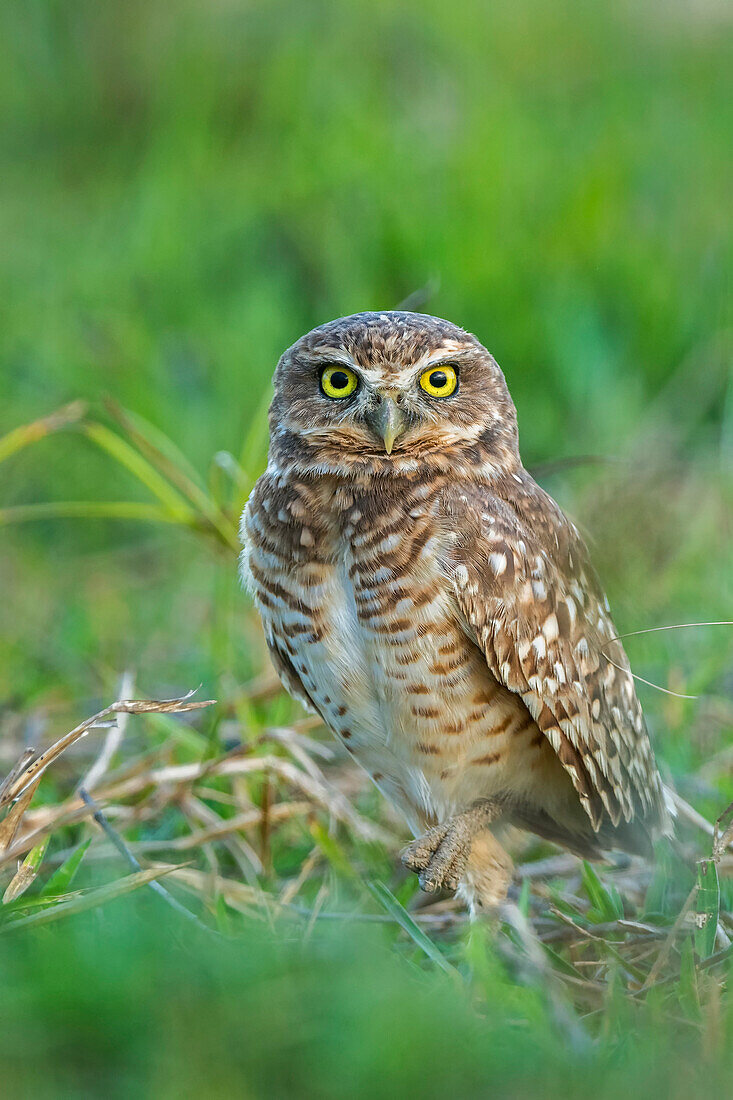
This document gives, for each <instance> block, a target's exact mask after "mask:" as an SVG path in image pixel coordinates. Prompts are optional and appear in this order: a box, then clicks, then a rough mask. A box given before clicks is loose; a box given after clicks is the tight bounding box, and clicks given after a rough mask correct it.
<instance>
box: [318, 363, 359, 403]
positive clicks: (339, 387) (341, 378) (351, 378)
mask: <svg viewBox="0 0 733 1100" xmlns="http://www.w3.org/2000/svg"><path fill="white" fill-rule="evenodd" d="M358 385H359V379H358V378H357V376H356V374H355V373H354V371H353V370H350V369H349V367H341V366H338V367H326V369H325V370H323V371H322V372H321V389H322V390H323V392H324V393H325V395H326V397H332V398H334V399H335V400H337V401H338V400H339V399H340V398H341V397H351V395H352V393H353V392H354V390H355V389H356V387H357V386H358Z"/></svg>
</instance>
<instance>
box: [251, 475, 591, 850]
mask: <svg viewBox="0 0 733 1100" xmlns="http://www.w3.org/2000/svg"><path fill="white" fill-rule="evenodd" d="M445 488H446V485H445V481H443V480H440V479H437V480H433V481H431V482H430V483H426V482H422V483H421V482H409V481H406V480H401V481H399V482H398V481H395V482H390V481H389V480H387V479H381V480H380V482H379V484H378V485H376V486H375V487H372V486H371V485H370V486H369V487H368V488H364V489H363V490H359V489H356V488H354V487H353V486H352V485H351V484H349V485H347V484H346V483H344V482H342V481H338V480H337V479H335V478H333V479H331V478H319V479H317V480H312V481H298V480H295V479H292V478H285V477H280V476H278V475H277V474H276V473H272V472H268V473H267V474H266V475H264V476H263V477H262V478H261V479H260V481H259V482H258V484H257V486H256V488H255V490H254V492H253V494H252V496H251V497H250V500H249V503H248V505H247V508H246V510H245V513H244V516H243V521H242V523H243V528H242V533H243V541H244V545H245V550H244V553H243V556H242V571H243V576H244V578H245V581H246V582H247V584H248V586H249V587H250V589H251V591H252V593H253V596H254V598H255V600H256V603H257V605H258V610H259V612H260V614H261V617H262V621H263V624H264V628H265V634H266V637H267V642H268V645H269V647H270V650H271V653H272V656H273V660H274V662H275V664H276V667H277V668H278V671H279V672H280V675H281V677H282V679H283V682H284V683H285V685H286V687H287V688H288V690H290V692H291V693H292V694H294V695H295V696H296V697H300V698H301V699H302V700H303V701H304V702H305V703H306V704H310V706H312V707H313V708H314V709H315V710H316V711H317V712H318V713H319V714H320V715H321V716H322V718H323V720H324V722H325V723H326V724H327V725H328V726H329V727H330V729H331V730H332V731H333V732H334V733H335V735H336V736H337V737H339V738H340V739H341V740H342V741H343V743H344V744H345V745H346V747H347V748H348V750H349V752H350V753H352V755H353V756H354V758H355V759H356V760H357V762H358V763H359V764H360V765H361V766H362V767H364V768H365V769H366V771H367V772H368V773H369V774H370V775H371V777H372V779H373V780H374V782H375V783H376V784H377V786H378V787H379V788H380V790H381V791H382V792H383V793H384V794H385V796H386V797H388V798H389V799H390V800H391V801H392V802H393V803H395V804H396V805H397V807H398V808H399V809H400V810H401V811H402V812H403V814H404V815H405V817H406V819H407V821H408V823H409V824H410V827H411V828H412V829H413V831H415V832H416V833H417V832H418V831H420V830H421V829H422V828H424V826H425V824H426V823H430V822H433V821H436V820H440V819H442V818H444V817H446V816H447V815H449V814H452V813H456V812H459V811H460V810H462V809H464V808H465V807H466V806H468V805H470V804H471V803H472V802H473V801H474V800H476V799H478V798H488V797H491V796H492V795H494V794H499V793H503V792H505V791H510V792H512V793H513V795H514V796H515V797H517V798H519V799H520V800H521V799H523V798H526V799H527V800H531V801H533V802H539V803H541V804H544V805H545V806H546V808H547V810H548V812H550V813H551V814H552V816H553V817H558V816H566V815H567V813H568V812H571V813H572V811H573V810H575V808H576V805H577V799H574V798H572V797H571V788H570V784H569V781H568V780H567V777H566V775H565V773H564V772H563V771H562V769H561V768H560V766H559V764H558V762H557V759H556V757H555V754H554V753H553V751H552V749H551V748H550V746H549V745H548V744H547V741H546V739H545V738H544V736H543V735H542V734H541V733H540V731H539V730H538V728H537V726H536V725H535V723H534V721H533V719H532V718H531V716H530V715H529V713H528V711H527V710H526V708H525V706H524V705H523V703H522V702H521V700H520V699H519V697H518V696H517V695H515V694H514V693H513V692H510V691H508V690H507V689H506V688H504V687H503V686H502V685H500V684H499V683H498V682H497V681H496V680H495V679H494V677H493V676H492V674H491V672H490V671H489V669H488V668H487V665H486V661H485V659H484V657H483V654H482V653H481V652H480V651H479V649H478V648H477V646H476V645H475V644H474V643H473V642H472V641H471V640H470V639H469V637H468V635H467V633H466V631H465V630H464V627H463V624H462V621H461V617H460V614H459V612H458V608H457V605H456V602H455V600H454V598H453V587H452V570H453V566H452V560H451V558H452V555H451V548H452V545H453V542H454V540H455V537H456V532H455V531H454V530H451V526H450V523H449V521H448V519H447V514H446V511H445V509H444V508H443V507H442V495H443V493H444V491H445ZM555 803H557V806H556V805H555ZM560 804H562V808H561V805H560ZM569 807H571V809H570V810H569V809H568V808H569ZM578 809H579V807H578Z"/></svg>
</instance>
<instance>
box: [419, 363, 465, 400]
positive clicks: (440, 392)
mask: <svg viewBox="0 0 733 1100" xmlns="http://www.w3.org/2000/svg"><path fill="white" fill-rule="evenodd" d="M420 385H421V386H422V388H423V389H424V390H425V393H429V394H430V396H431V397H450V395H451V394H452V393H455V392H456V390H457V389H458V371H457V370H456V368H455V367H450V366H448V364H447V363H444V364H443V365H442V366H440V367H434V368H432V369H431V370H426V371H424V372H423V373H422V374H421V375H420Z"/></svg>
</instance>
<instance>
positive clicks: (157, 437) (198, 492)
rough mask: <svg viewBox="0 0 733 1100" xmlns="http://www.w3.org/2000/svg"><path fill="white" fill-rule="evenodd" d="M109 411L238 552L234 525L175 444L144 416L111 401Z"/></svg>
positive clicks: (108, 404) (149, 457)
mask: <svg viewBox="0 0 733 1100" xmlns="http://www.w3.org/2000/svg"><path fill="white" fill-rule="evenodd" d="M107 408H108V410H109V412H110V415H111V416H113V417H114V418H115V420H116V421H117V423H118V424H119V425H120V427H121V428H122V429H123V430H124V431H125V432H126V433H127V435H128V436H129V437H130V439H131V440H132V441H133V442H134V443H135V446H136V447H137V448H138V450H139V451H141V452H142V453H143V454H144V455H145V456H146V457H147V459H148V460H149V461H150V462H151V463H152V464H153V466H154V467H155V468H156V470H157V471H158V472H159V473H160V474H162V476H163V477H164V478H166V479H167V480H168V481H169V482H170V483H171V484H173V485H175V486H176V487H177V488H178V489H179V490H180V491H181V492H182V493H184V494H185V496H186V497H188V499H189V501H190V502H191V504H193V506H194V508H196V509H197V510H198V511H199V512H200V513H201V515H202V516H204V517H205V518H206V519H207V520H208V521H209V523H210V524H211V526H212V527H213V528H214V530H215V531H216V532H217V534H218V535H219V537H220V539H221V540H222V542H224V544H225V545H227V546H229V547H231V548H232V549H233V550H235V551H237V552H238V551H239V549H240V544H239V537H238V535H237V528H236V526H235V524H234V523H232V521H231V519H229V517H228V516H227V515H226V514H225V513H224V512H223V511H222V510H221V508H220V507H219V506H218V505H217V504H216V502H215V501H213V500H212V499H211V497H209V496H208V495H207V493H206V492H205V490H204V489H203V488H202V486H201V485H200V484H199V482H198V474H197V473H196V472H195V470H194V469H193V467H191V465H190V464H189V462H188V460H187V459H186V458H185V457H184V455H183V454H182V453H181V452H180V451H179V450H178V448H177V447H176V446H175V444H174V443H173V442H172V441H171V440H170V439H168V437H167V436H166V435H164V433H163V432H161V431H159V430H158V429H157V428H155V427H153V425H152V424H148V423H147V421H145V420H143V419H142V417H139V416H136V415H135V414H133V413H130V412H128V411H127V410H126V409H122V408H120V406H118V405H116V404H115V403H114V402H108V403H107Z"/></svg>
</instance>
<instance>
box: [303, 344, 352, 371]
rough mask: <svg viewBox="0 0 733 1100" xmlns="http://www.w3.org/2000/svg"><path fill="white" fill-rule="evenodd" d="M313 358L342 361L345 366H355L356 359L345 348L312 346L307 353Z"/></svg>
mask: <svg viewBox="0 0 733 1100" xmlns="http://www.w3.org/2000/svg"><path fill="white" fill-rule="evenodd" d="M309 354H310V355H311V357H312V358H313V359H325V360H326V361H327V362H329V363H343V364H345V366H347V367H356V366H357V364H356V360H355V359H354V358H353V357H352V356H351V355H349V353H348V351H346V349H345V348H324V347H320V348H313V351H312V352H310V353H309Z"/></svg>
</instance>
